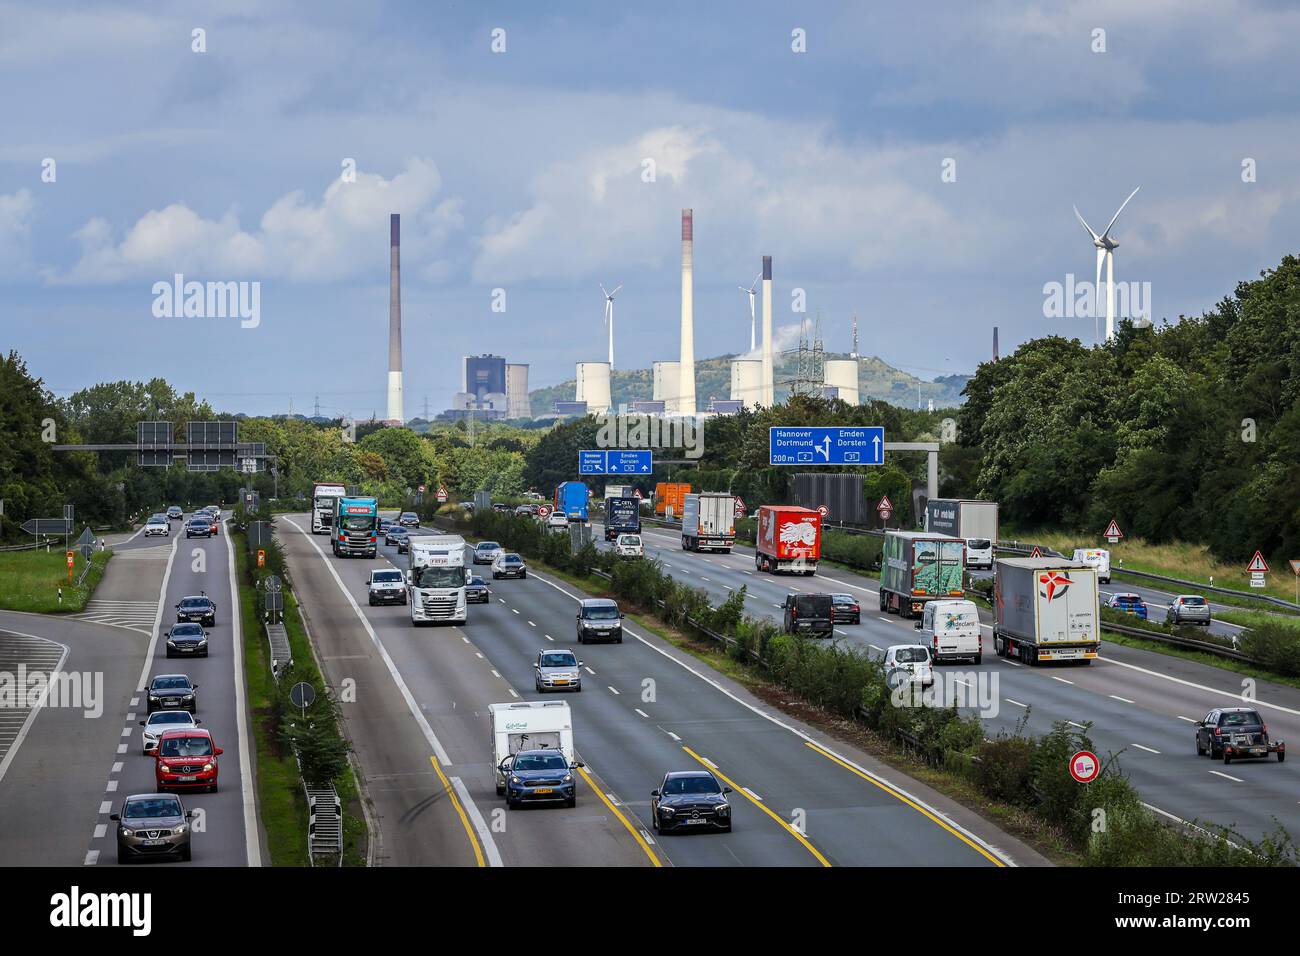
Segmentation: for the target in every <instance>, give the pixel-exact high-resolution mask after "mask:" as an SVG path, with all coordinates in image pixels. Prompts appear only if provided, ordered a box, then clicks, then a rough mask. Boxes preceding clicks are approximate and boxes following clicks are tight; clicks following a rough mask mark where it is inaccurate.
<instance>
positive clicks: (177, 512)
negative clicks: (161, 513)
mask: <svg viewBox="0 0 1300 956" xmlns="http://www.w3.org/2000/svg"><path fill="white" fill-rule="evenodd" d="M184 517H185V512H184V511H181V506H180V505H172V506H171V507H170V508H168V509H167V520H168V521H180V520H181V519H182V518H184Z"/></svg>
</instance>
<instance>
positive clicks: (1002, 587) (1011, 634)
mask: <svg viewBox="0 0 1300 956" xmlns="http://www.w3.org/2000/svg"><path fill="white" fill-rule="evenodd" d="M1097 577H1098V575H1097V571H1096V570H1095V569H1094V568H1090V567H1088V566H1087V565H1086V564H1080V563H1076V562H1074V561H1069V560H1067V559H1063V558H999V559H998V562H997V571H996V573H995V575H994V585H993V593H994V597H995V600H994V602H993V607H994V624H993V649H994V650H995V651H996V652H997V653H998V656H1000V657H1014V658H1018V659H1019V660H1020V661H1022V662H1024V663H1026V664H1038V663H1040V662H1046V661H1083V662H1084V663H1085V664H1090V663H1092V661H1093V660H1094V659H1096V657H1097V653H1098V651H1099V650H1100V649H1101V612H1100V609H1099V608H1098V598H1097Z"/></svg>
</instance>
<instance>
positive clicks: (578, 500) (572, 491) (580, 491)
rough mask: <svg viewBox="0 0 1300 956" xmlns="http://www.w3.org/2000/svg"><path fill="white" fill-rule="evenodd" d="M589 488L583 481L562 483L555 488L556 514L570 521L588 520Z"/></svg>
mask: <svg viewBox="0 0 1300 956" xmlns="http://www.w3.org/2000/svg"><path fill="white" fill-rule="evenodd" d="M589 497H590V495H589V494H588V490H587V486H586V485H585V484H583V483H582V482H581V481H562V482H560V484H558V485H556V486H555V513H556V514H562V515H564V517H566V518H568V519H569V520H570V521H584V522H585V521H586V520H587V499H588V498H589Z"/></svg>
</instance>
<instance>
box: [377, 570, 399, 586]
mask: <svg viewBox="0 0 1300 956" xmlns="http://www.w3.org/2000/svg"><path fill="white" fill-rule="evenodd" d="M371 580H372V581H376V582H378V583H380V584H396V583H398V582H400V581H401V580H402V572H401V571H376V572H375V573H374V576H373V577H372V578H371Z"/></svg>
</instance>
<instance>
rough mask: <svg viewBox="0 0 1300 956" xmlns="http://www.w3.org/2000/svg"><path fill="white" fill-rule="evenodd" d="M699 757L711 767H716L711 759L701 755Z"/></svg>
mask: <svg viewBox="0 0 1300 956" xmlns="http://www.w3.org/2000/svg"><path fill="white" fill-rule="evenodd" d="M700 759H701V760H703V761H704V762H705V763H706V764H707V765H708V766H710V767H712V768H713V769H714V770H717V769H718V765H717V764H716V763H714V762H713V761H712V760H710V759H709V758H708V757H701V758H700Z"/></svg>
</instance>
